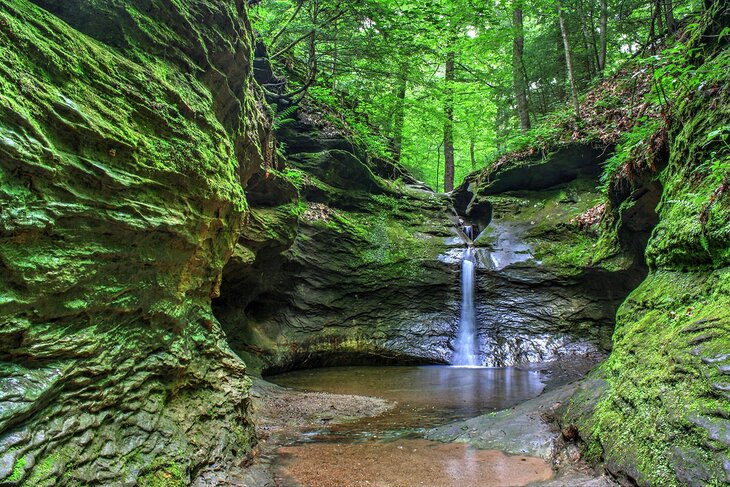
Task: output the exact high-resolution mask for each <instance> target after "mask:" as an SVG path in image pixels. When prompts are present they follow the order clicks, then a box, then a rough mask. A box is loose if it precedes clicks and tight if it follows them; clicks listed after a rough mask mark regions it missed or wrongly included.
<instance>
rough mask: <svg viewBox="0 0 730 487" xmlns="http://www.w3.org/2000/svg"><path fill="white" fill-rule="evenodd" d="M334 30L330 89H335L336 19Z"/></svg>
mask: <svg viewBox="0 0 730 487" xmlns="http://www.w3.org/2000/svg"><path fill="white" fill-rule="evenodd" d="M334 31H335V33H334V37H333V39H332V91H336V90H337V20H335V23H334Z"/></svg>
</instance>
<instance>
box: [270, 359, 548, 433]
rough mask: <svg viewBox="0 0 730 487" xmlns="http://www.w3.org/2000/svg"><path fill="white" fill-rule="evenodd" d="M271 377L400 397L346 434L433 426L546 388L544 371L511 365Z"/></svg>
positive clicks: (336, 370)
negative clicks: (394, 404) (394, 402)
mask: <svg viewBox="0 0 730 487" xmlns="http://www.w3.org/2000/svg"><path fill="white" fill-rule="evenodd" d="M269 380H271V381H272V382H274V383H276V384H279V385H282V386H287V387H293V388H296V389H303V390H309V391H320V392H332V393H337V394H357V395H365V396H378V397H382V398H385V399H389V400H393V401H397V402H398V406H397V407H396V408H395V409H393V410H391V411H390V412H388V413H386V414H384V415H383V416H380V417H378V418H366V419H364V420H362V421H359V422H357V423H354V424H350V425H342V426H338V427H337V429H338V431H339V432H340V433H344V432H345V431H350V432H351V433H358V432H360V433H364V432H373V431H383V430H393V429H399V430H402V429H406V428H426V427H431V426H435V425H437V424H441V423H444V422H445V421H450V420H456V419H463V418H469V417H473V416H476V415H479V414H484V413H487V412H491V411H496V410H499V409H505V408H509V407H512V406H515V405H517V404H519V403H521V402H523V401H526V400H528V399H531V398H533V397H535V396H537V395H538V394H539V393H540V392H541V391H542V389H543V387H544V385H543V383H542V382H541V381H540V375H539V374H537V373H535V372H531V371H524V370H518V369H515V368H510V367H508V368H464V367H447V366H421V367H415V366H414V367H333V368H325V369H312V370H303V371H297V372H290V373H287V374H282V375H278V376H274V377H271V378H269Z"/></svg>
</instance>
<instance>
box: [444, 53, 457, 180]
mask: <svg viewBox="0 0 730 487" xmlns="http://www.w3.org/2000/svg"><path fill="white" fill-rule="evenodd" d="M454 58H455V53H454V51H449V52H448V53H447V54H446V78H445V81H446V97H445V99H444V192H446V193H448V192H449V191H451V190H453V189H454V86H453V83H454Z"/></svg>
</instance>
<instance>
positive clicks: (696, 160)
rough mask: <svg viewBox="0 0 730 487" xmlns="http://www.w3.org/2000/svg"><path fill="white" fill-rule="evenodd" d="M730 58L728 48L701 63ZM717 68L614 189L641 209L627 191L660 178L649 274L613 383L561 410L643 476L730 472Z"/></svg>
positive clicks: (626, 308)
mask: <svg viewBox="0 0 730 487" xmlns="http://www.w3.org/2000/svg"><path fill="white" fill-rule="evenodd" d="M729 58H730V53H728V51H727V49H725V50H724V51H720V54H718V55H717V57H716V58H714V59H713V60H712V61H710V64H708V65H707V66H703V67H702V69H707V70H708V71H709V72H714V71H713V69H715V70H718V69H719V67H720V66H725V65H726V64H727V62H728V59H729ZM720 72H721V71H720V70H718V71H717V73H718V75H717V79H715V80H712V79H710V80H707V81H706V82H705V83H704V86H706V88H704V89H703V90H698V91H697V93H693V94H692V96H689V97H688V98H687V99H686V100H683V102H682V103H681V104H678V106H677V108H676V111H675V112H674V115H673V122H672V123H671V124H670V126H669V133H668V137H667V140H668V149H669V150H668V159H667V161H666V165H665V166H664V167H660V168H659V169H660V172H659V173H658V174H657V175H655V176H654V177H648V176H646V177H642V178H635V179H633V180H631V179H627V180H625V181H623V182H622V184H621V185H619V186H618V190H619V191H616V193H615V194H614V195H613V196H614V197H615V198H614V201H615V202H616V203H617V204H616V209H615V211H617V212H622V214H631V213H632V212H633V211H634V210H635V211H637V212H638V213H639V214H640V211H641V208H642V204H641V198H638V199H635V200H634V201H632V200H631V199H626V200H622V197H627V195H629V194H631V195H636V196H638V195H643V194H650V193H651V192H652V191H655V189H656V187H657V186H659V187H661V188H663V191H662V192H661V203H660V205H659V211H658V214H659V223H658V225H657V226H656V228H655V229H654V231H653V232H652V233H651V236H650V238H649V240H648V246H647V250H646V258H647V262H648V264H649V267H650V273H649V275H648V276H647V278H646V279H645V280H644V281H643V282H642V283H641V285H640V286H639V287H638V288H637V289H636V290H635V291H634V292H632V293H631V295H630V296H629V297H628V298H627V299H626V300H625V302H624V303H623V304H622V305H621V307H620V309H619V311H618V314H617V320H616V332H615V335H614V349H613V352H612V354H611V356H610V357H609V359H608V360H607V361H606V363H605V364H603V365H602V366H601V370H599V371H597V372H596V376H598V377H600V378H602V379H603V380H604V382H605V386H604V387H603V389H602V390H601V391H599V394H597V395H592V396H593V397H590V396H591V394H589V393H588V392H587V391H586V392H583V393H581V394H578V395H576V396H575V397H574V398H573V399H572V401H571V403H570V404H569V405H568V406H567V408H566V411H565V412H564V414H563V421H564V423H565V424H570V423H572V424H576V425H578V426H579V428H580V433H581V436H582V438H583V439H584V440H585V441H586V442H587V443H588V444H589V447H590V448H589V451H592V452H593V454H594V455H600V456H601V457H602V458H603V459H604V460H605V462H606V466H607V468H608V469H609V470H610V471H611V472H612V473H613V474H614V475H616V476H617V477H619V478H624V479H628V480H630V481H631V482H634V483H636V484H638V485H642V486H648V485H662V486H664V485H667V486H676V485H698V486H699V485H702V486H704V485H727V484H728V483H729V482H730V462H728V458H730V436H729V435H728V431H730V419H728V418H730V377H729V376H728V373H729V371H730V325H729V324H730V267H729V265H730V199H729V198H728V193H727V187H728V186H727V184H728V183H727V173H725V175H724V178H725V179H722V177H721V178H718V177H717V175H716V174H715V175H714V176H715V177H713V174H712V173H708V172H707V170H706V169H703V167H707V162H706V161H708V160H711V159H712V157H714V156H713V151H716V150H718V146H719V144H715V143H708V142H706V141H708V140H710V138H708V134H709V133H712V131H713V130H716V127H721V126H725V125H727V124H728V122H729V121H730V89H729V88H728V84H727V79H726V75H725V74H724V72H723V74H720ZM708 107H712V108H708ZM713 144H714V145H713ZM622 189H623V191H622ZM638 234H639V235H641V232H640V231H639V232H638ZM625 237H626V235H625V236H624V238H625Z"/></svg>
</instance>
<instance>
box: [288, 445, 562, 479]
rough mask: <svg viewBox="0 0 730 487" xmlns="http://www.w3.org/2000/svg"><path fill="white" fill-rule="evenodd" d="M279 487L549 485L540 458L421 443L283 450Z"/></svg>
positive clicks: (546, 466)
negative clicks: (541, 482)
mask: <svg viewBox="0 0 730 487" xmlns="http://www.w3.org/2000/svg"><path fill="white" fill-rule="evenodd" d="M278 453H279V458H280V461H279V465H278V467H277V468H276V470H275V475H276V484H277V485H280V486H287V487H294V486H297V487H298V486H302V487H424V486H427V487H466V486H476V485H479V486H480V487H507V486H525V485H528V484H530V483H533V482H540V481H544V480H548V479H550V478H551V477H552V476H553V470H552V468H551V466H550V464H549V463H548V462H546V461H545V460H542V459H540V458H533V457H525V456H519V455H516V456H513V455H506V454H504V453H502V452H499V451H495V450H476V449H472V448H471V447H469V446H467V445H465V444H463V443H450V444H444V443H438V442H433V441H428V440H423V439H418V440H398V441H393V442H390V443H375V442H367V443H344V444H343V443H339V444H338V443H334V444H332V443H314V444H307V445H299V446H287V447H282V448H280V449H279V452H278Z"/></svg>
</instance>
